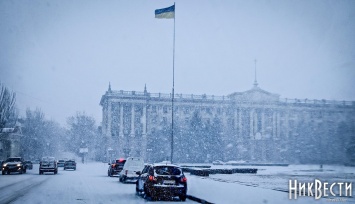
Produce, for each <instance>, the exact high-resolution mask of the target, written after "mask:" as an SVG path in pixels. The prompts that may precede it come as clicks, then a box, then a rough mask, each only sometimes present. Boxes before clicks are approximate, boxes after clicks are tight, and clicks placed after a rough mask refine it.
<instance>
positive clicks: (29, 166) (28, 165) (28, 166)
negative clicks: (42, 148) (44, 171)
mask: <svg viewBox="0 0 355 204" xmlns="http://www.w3.org/2000/svg"><path fill="white" fill-rule="evenodd" d="M25 163H26V168H27V169H30V170H32V169H33V164H32V162H31V161H29V160H27V161H25Z"/></svg>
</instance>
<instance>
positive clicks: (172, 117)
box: [170, 2, 176, 163]
mask: <svg viewBox="0 0 355 204" xmlns="http://www.w3.org/2000/svg"><path fill="white" fill-rule="evenodd" d="M175 13H176V10H175V2H174V40H173V91H172V94H173V95H172V97H171V156H170V162H171V163H173V154H174V153H173V152H174V83H175V81H174V72H175Z"/></svg>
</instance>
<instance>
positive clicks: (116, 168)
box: [107, 159, 126, 177]
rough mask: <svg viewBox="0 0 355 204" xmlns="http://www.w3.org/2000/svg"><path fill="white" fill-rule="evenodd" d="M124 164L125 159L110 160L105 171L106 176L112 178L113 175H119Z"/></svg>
mask: <svg viewBox="0 0 355 204" xmlns="http://www.w3.org/2000/svg"><path fill="white" fill-rule="evenodd" d="M125 163H126V160H125V159H116V160H112V162H111V163H108V165H110V166H109V167H108V170H107V176H110V177H112V176H113V175H117V174H119V173H120V172H121V171H122V169H123V166H124V164H125Z"/></svg>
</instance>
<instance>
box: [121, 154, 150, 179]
mask: <svg viewBox="0 0 355 204" xmlns="http://www.w3.org/2000/svg"><path fill="white" fill-rule="evenodd" d="M143 169H144V161H143V159H142V158H140V157H128V158H127V159H126V163H125V164H124V166H123V169H122V171H121V172H120V173H119V176H120V181H121V182H127V181H130V182H136V181H137V179H138V176H137V174H136V172H138V171H142V170H143Z"/></svg>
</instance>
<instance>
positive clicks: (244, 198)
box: [186, 174, 329, 204]
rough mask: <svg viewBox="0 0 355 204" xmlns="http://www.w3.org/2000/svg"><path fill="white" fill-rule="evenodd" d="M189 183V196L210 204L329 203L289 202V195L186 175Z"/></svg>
mask: <svg viewBox="0 0 355 204" xmlns="http://www.w3.org/2000/svg"><path fill="white" fill-rule="evenodd" d="M186 177H187V179H188V180H187V181H188V192H187V194H188V195H190V196H192V197H196V198H199V199H202V200H205V201H207V202H209V203H217V204H218V203H223V204H228V203H233V204H234V203H236V204H249V203H253V204H258V203H260V204H266V203H272V204H279V203H280V204H283V203H302V204H303V203H317V204H323V203H329V201H327V200H326V199H320V200H315V199H314V198H313V197H300V198H299V199H297V200H289V199H288V196H289V195H288V193H286V192H280V191H275V190H270V189H263V188H259V187H252V186H245V185H240V184H237V183H228V182H220V181H215V180H212V179H210V178H208V177H198V176H193V175H189V174H187V175H186Z"/></svg>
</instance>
